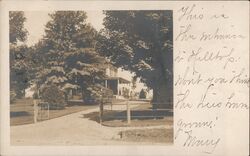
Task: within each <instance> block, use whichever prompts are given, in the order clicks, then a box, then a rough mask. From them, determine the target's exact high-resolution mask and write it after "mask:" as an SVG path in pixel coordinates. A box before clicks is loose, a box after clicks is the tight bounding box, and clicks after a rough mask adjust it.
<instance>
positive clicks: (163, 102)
mask: <svg viewBox="0 0 250 156" xmlns="http://www.w3.org/2000/svg"><path fill="white" fill-rule="evenodd" d="M9 62H10V63H9V69H10V70H9V71H10V84H9V85H10V90H9V92H10V97H9V98H10V112H9V113H10V144H11V145H14V146H40V145H41V146H54V145H55V146H86V145H167V146H168V145H170V146H171V145H173V144H174V138H173V137H174V136H173V133H174V130H173V122H174V121H173V120H174V111H173V109H174V108H173V101H174V100H173V99H174V98H173V77H174V74H173V11H172V10H71V11H69V10H65V11H63V10H60V11H57V10H55V11H9Z"/></svg>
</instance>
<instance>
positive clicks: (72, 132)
mask: <svg viewBox="0 0 250 156" xmlns="http://www.w3.org/2000/svg"><path fill="white" fill-rule="evenodd" d="M95 111H98V108H92V109H89V110H85V111H82V112H78V113H74V114H70V115H66V116H63V117H60V118H55V119H51V120H47V121H43V122H38V123H36V124H28V125H20V126H11V145H30V146H36V145H61V146H63V145H117V144H121V145H124V144H138V142H125V141H121V140H119V138H120V135H119V132H120V131H123V130H129V129H138V128H140V127H105V126H101V125H100V124H99V123H97V122H95V121H92V120H89V119H87V118H83V115H84V114H87V113H91V112H95ZM155 127H160V128H162V127H163V128H166V126H154V127H147V128H155ZM167 128H172V127H167ZM143 129H145V127H144V128H143ZM140 144H155V143H148V142H145V143H143V142H140Z"/></svg>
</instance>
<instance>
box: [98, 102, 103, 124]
mask: <svg viewBox="0 0 250 156" xmlns="http://www.w3.org/2000/svg"><path fill="white" fill-rule="evenodd" d="M99 108H100V111H99V121H100V124H101V125H102V116H103V99H101V102H100V104H99Z"/></svg>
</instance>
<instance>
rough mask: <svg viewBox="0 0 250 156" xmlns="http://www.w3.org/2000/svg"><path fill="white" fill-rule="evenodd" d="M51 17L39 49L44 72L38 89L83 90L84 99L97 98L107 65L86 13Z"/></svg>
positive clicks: (58, 14) (75, 12)
mask: <svg viewBox="0 0 250 156" xmlns="http://www.w3.org/2000/svg"><path fill="white" fill-rule="evenodd" d="M50 17H51V20H50V21H49V22H48V23H47V24H46V28H45V36H44V38H43V39H42V40H41V41H40V42H39V43H38V44H37V45H36V49H37V52H38V53H36V54H35V55H36V57H37V58H40V57H42V59H41V60H42V61H41V65H40V68H43V70H41V71H40V72H39V73H38V75H37V77H38V80H39V81H38V82H37V83H38V86H41V87H42V86H44V85H52V84H55V85H57V86H58V87H59V88H60V89H62V90H64V91H67V90H69V89H81V91H82V96H83V97H84V96H91V95H93V94H95V93H96V92H98V90H99V89H96V88H97V86H98V82H99V81H98V80H99V79H100V78H101V77H103V76H104V71H103V70H102V68H101V67H103V66H102V65H101V64H103V63H104V62H105V59H104V58H103V57H100V56H99V55H98V53H96V51H95V49H94V45H95V37H96V34H97V32H96V30H95V29H94V28H93V27H92V26H91V25H90V24H88V23H87V22H86V18H87V16H86V13H85V12H84V11H56V12H55V13H52V14H50Z"/></svg>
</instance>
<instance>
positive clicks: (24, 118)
mask: <svg viewBox="0 0 250 156" xmlns="http://www.w3.org/2000/svg"><path fill="white" fill-rule="evenodd" d="M95 107H97V105H83V104H82V103H81V104H79V103H77V104H71V105H68V106H66V107H65V109H62V110H50V111H49V119H53V118H57V117H61V116H64V115H68V114H72V113H76V112H80V111H83V110H87V109H89V108H95ZM44 113H46V112H44ZM40 120H41V119H40ZM43 120H48V119H46V118H44V119H43ZM38 121H39V120H38ZM31 123H34V108H33V99H17V100H16V101H15V102H14V103H13V104H11V105H10V125H11V126H14V125H23V124H31Z"/></svg>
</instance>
